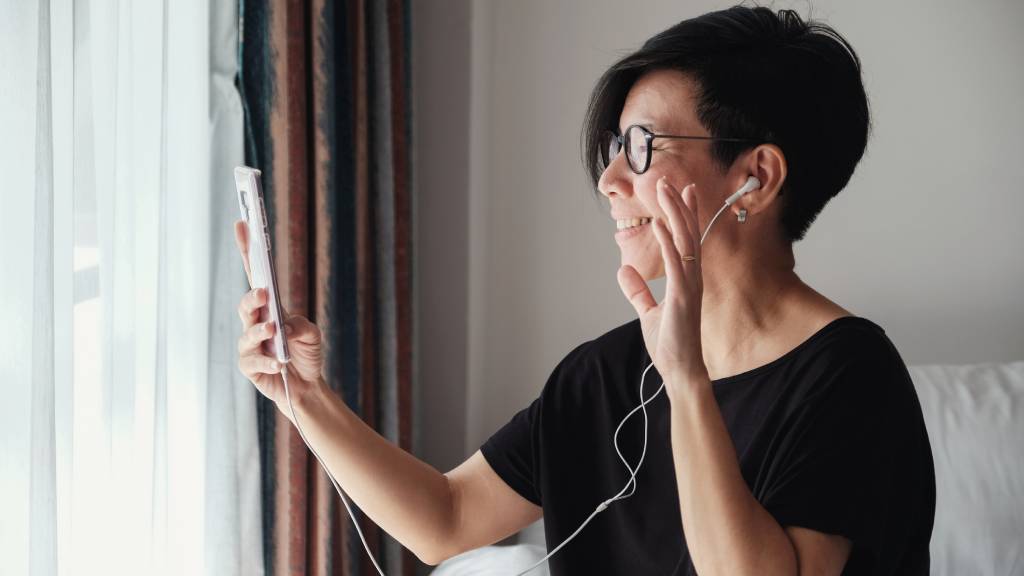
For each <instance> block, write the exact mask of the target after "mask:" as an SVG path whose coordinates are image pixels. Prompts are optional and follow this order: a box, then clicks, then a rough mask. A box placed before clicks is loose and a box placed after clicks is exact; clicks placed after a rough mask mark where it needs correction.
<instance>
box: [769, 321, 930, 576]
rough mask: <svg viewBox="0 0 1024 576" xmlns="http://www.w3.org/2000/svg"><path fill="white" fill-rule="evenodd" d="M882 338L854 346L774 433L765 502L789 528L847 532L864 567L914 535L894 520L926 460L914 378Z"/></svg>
mask: <svg viewBox="0 0 1024 576" xmlns="http://www.w3.org/2000/svg"><path fill="white" fill-rule="evenodd" d="M883 338H884V337H883ZM885 342H887V340H886V341H885ZM882 344H883V345H874V344H867V345H864V346H862V347H860V348H858V349H855V350H851V351H850V353H849V355H848V356H846V357H844V358H843V359H841V360H838V361H835V362H833V364H832V368H831V369H829V370H824V371H822V373H821V375H820V376H819V377H818V378H815V379H814V382H813V386H812V387H811V389H810V391H809V393H808V394H807V395H806V397H805V398H804V399H803V400H802V401H801V402H799V403H798V404H797V405H796V406H795V408H794V410H793V411H792V412H791V414H790V416H789V418H788V419H787V423H786V425H785V426H784V427H782V428H781V429H780V431H779V433H778V436H777V438H776V439H775V441H776V442H775V444H776V447H777V449H776V450H775V451H774V454H773V455H772V456H771V461H770V462H767V463H766V467H765V468H764V470H766V471H767V472H766V474H765V478H763V480H764V483H763V486H762V488H763V489H762V491H761V492H762V495H761V497H760V498H759V499H760V500H761V502H762V504H763V505H764V507H765V509H766V510H768V512H769V513H771V514H772V515H773V516H774V517H775V519H776V520H777V521H778V522H779V524H780V525H782V526H801V527H805V528H809V529H812V530H817V531H820V532H824V533H829V534H840V535H843V536H846V537H847V538H849V539H850V540H851V541H852V542H853V545H854V553H853V554H852V555H851V562H854V561H856V562H857V563H862V565H863V566H865V567H868V566H869V565H870V566H877V565H878V563H879V562H880V560H881V556H882V555H883V553H882V548H883V546H892V545H896V546H899V542H900V539H901V538H904V539H905V538H906V537H907V535H908V534H907V532H909V528H908V527H907V526H906V525H905V524H901V523H900V522H901V521H896V522H895V523H894V522H893V521H892V518H893V516H894V515H898V514H899V513H900V511H899V510H898V509H896V507H897V506H902V505H908V504H909V503H910V502H911V501H912V500H913V495H912V494H910V493H909V490H908V489H907V487H908V486H910V485H911V484H910V483H908V482H907V479H909V478H912V477H914V474H918V473H919V471H915V467H918V468H919V467H920V466H921V459H920V458H919V453H918V454H915V450H914V447H915V446H918V447H919V446H920V445H919V444H915V443H914V441H913V438H912V437H913V435H914V434H915V431H916V429H915V428H914V426H913V425H914V423H916V422H918V421H919V420H920V419H921V413H920V407H919V405H917V404H914V403H910V402H907V401H906V398H907V396H906V390H907V387H909V388H910V390H911V393H913V392H912V390H913V388H912V387H913V384H912V383H911V382H910V379H909V376H908V375H907V372H906V368H905V366H904V365H903V362H902V360H900V359H899V356H898V354H897V353H896V352H895V349H893V348H890V347H888V346H886V345H884V342H883V343H882ZM915 412H916V413H915ZM929 454H930V452H929ZM848 568H849V565H848ZM871 571H872V573H874V570H873V569H871Z"/></svg>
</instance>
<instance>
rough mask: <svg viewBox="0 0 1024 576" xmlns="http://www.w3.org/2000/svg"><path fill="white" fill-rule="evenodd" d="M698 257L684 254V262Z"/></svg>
mask: <svg viewBox="0 0 1024 576" xmlns="http://www.w3.org/2000/svg"><path fill="white" fill-rule="evenodd" d="M696 259H697V257H696V256H683V262H693V261H694V260H696Z"/></svg>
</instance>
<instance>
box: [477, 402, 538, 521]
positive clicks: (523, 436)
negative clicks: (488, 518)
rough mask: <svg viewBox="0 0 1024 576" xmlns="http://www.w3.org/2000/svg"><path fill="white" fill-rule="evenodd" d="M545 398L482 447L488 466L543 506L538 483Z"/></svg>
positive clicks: (512, 486)
mask: <svg viewBox="0 0 1024 576" xmlns="http://www.w3.org/2000/svg"><path fill="white" fill-rule="evenodd" d="M542 401H543V400H542V397H538V398H537V399H535V400H534V401H533V402H531V403H530V405H529V406H527V407H526V408H523V409H522V410H520V411H519V412H517V413H516V414H515V416H513V417H512V419H511V420H509V421H508V423H506V424H505V425H504V426H502V427H501V428H500V429H498V431H497V432H495V433H494V434H493V435H491V437H490V438H488V439H487V441H486V442H484V444H483V445H482V446H481V447H480V452H481V453H483V455H484V458H486V459H487V463H488V464H490V465H491V468H492V469H493V470H494V471H495V473H497V474H498V476H500V477H501V479H502V480H504V481H505V483H506V484H508V485H509V487H510V488H512V489H513V490H515V491H516V492H518V493H519V495H520V496H522V497H523V498H526V499H527V500H529V501H530V502H533V503H534V504H536V505H538V506H540V505H541V497H540V490H539V486H538V483H537V477H538V474H537V462H538V460H539V458H538V452H537V444H536V443H537V441H538V439H537V423H538V420H539V418H540V409H541V402H542Z"/></svg>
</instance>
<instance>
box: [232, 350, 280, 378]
mask: <svg viewBox="0 0 1024 576" xmlns="http://www.w3.org/2000/svg"><path fill="white" fill-rule="evenodd" d="M238 369H239V370H241V371H242V374H244V375H245V377H246V378H248V379H249V380H255V379H256V378H257V377H258V376H259V375H260V374H277V373H278V372H280V371H281V364H280V362H278V361H277V360H275V359H273V358H271V357H270V356H265V355H263V354H249V355H247V356H242V357H240V358H239V359H238Z"/></svg>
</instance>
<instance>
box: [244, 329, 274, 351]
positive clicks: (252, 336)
mask: <svg viewBox="0 0 1024 576" xmlns="http://www.w3.org/2000/svg"><path fill="white" fill-rule="evenodd" d="M274 332H276V327H275V326H274V323H273V322H260V323H259V324H253V325H252V326H250V327H249V328H247V329H246V330H245V331H244V332H242V336H241V337H240V338H239V339H238V354H239V355H241V356H245V355H246V354H251V353H252V352H254V351H256V350H257V349H258V348H259V346H260V344H262V343H263V341H264V340H269V339H270V338H272V337H273V336H274Z"/></svg>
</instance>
